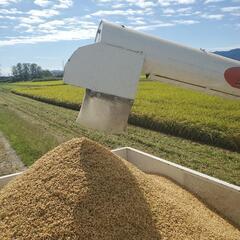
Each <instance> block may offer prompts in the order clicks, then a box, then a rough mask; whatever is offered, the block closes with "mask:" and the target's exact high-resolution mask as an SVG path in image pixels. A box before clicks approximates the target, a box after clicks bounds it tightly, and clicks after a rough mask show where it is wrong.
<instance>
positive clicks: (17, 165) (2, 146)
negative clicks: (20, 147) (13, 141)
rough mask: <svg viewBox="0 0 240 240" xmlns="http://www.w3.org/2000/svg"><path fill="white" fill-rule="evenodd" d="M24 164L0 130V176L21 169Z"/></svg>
mask: <svg viewBox="0 0 240 240" xmlns="http://www.w3.org/2000/svg"><path fill="white" fill-rule="evenodd" d="M24 169H25V167H24V164H23V163H22V161H21V160H20V158H19V157H18V156H17V154H16V152H15V151H14V150H13V149H12V147H11V146H10V144H9V142H8V141H7V139H6V138H5V137H4V136H3V134H2V133H1V132H0V176H2V175H7V174H11V173H16V172H20V171H23V170H24Z"/></svg>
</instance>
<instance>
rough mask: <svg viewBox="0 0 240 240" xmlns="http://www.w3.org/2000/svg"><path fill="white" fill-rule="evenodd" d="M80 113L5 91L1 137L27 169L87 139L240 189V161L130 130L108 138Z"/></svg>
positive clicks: (141, 130) (222, 152)
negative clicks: (81, 121) (81, 120)
mask: <svg viewBox="0 0 240 240" xmlns="http://www.w3.org/2000/svg"><path fill="white" fill-rule="evenodd" d="M77 115H78V112H77V111H73V110H69V109H66V108H61V107H57V106H54V105H50V104H45V103H41V102H39V101H34V100H32V99H30V98H25V97H21V96H17V95H15V94H12V93H10V92H9V91H7V90H4V89H1V84H0V131H2V132H4V135H5V136H6V137H7V138H8V139H9V141H10V142H11V144H12V146H13V147H14V149H16V151H17V153H18V154H19V155H20V156H21V158H22V160H23V161H24V163H25V164H27V165H31V164H32V162H34V161H35V160H36V159H38V157H40V156H41V155H42V154H44V153H45V152H47V151H48V150H49V149H51V148H53V147H54V146H56V145H58V144H59V143H61V142H64V141H67V140H69V139H71V138H73V137H81V136H86V137H88V138H90V139H92V140H95V141H98V142H99V143H101V144H104V145H105V146H107V147H110V148H111V149H114V148H118V147H124V146H129V147H134V148H137V149H139V150H142V151H145V152H148V153H150V154H154V155H156V156H158V157H161V158H164V159H167V160H169V161H172V162H175V163H178V164H181V165H183V166H186V167H189V168H192V169H194V170H197V171H200V172H202V173H205V174H208V175H211V176H214V177H217V178H220V179H222V180H225V181H228V182H230V183H233V184H238V185H240V155H239V154H238V153H236V152H231V151H228V150H223V149H220V148H216V147H212V146H208V145H204V144H199V143H196V142H192V141H189V140H186V139H182V138H178V137H173V136H169V135H166V134H162V133H159V132H156V131H151V130H148V129H144V128H140V127H136V126H133V125H129V126H128V129H127V132H126V133H124V134H110V135H109V134H105V133H102V132H98V131H93V130H89V129H85V128H82V127H80V126H79V125H77V124H76V123H75V120H76V117H77Z"/></svg>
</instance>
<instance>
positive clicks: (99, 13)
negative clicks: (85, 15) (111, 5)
mask: <svg viewBox="0 0 240 240" xmlns="http://www.w3.org/2000/svg"><path fill="white" fill-rule="evenodd" d="M144 14H152V12H151V9H149V8H147V9H144V10H133V9H127V10H99V11H97V12H94V13H92V14H91V15H92V16H97V17H104V16H114V15H117V16H133V15H144Z"/></svg>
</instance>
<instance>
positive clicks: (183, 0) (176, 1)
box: [158, 0, 195, 6]
mask: <svg viewBox="0 0 240 240" xmlns="http://www.w3.org/2000/svg"><path fill="white" fill-rule="evenodd" d="M158 2H159V4H160V5H162V6H170V5H180V4H193V3H195V0H158Z"/></svg>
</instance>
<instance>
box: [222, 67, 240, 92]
mask: <svg viewBox="0 0 240 240" xmlns="http://www.w3.org/2000/svg"><path fill="white" fill-rule="evenodd" d="M224 78H225V80H226V81H227V82H228V83H229V84H230V85H231V86H232V87H234V88H239V89H240V67H232V68H228V69H227V70H226V71H225V73H224Z"/></svg>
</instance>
